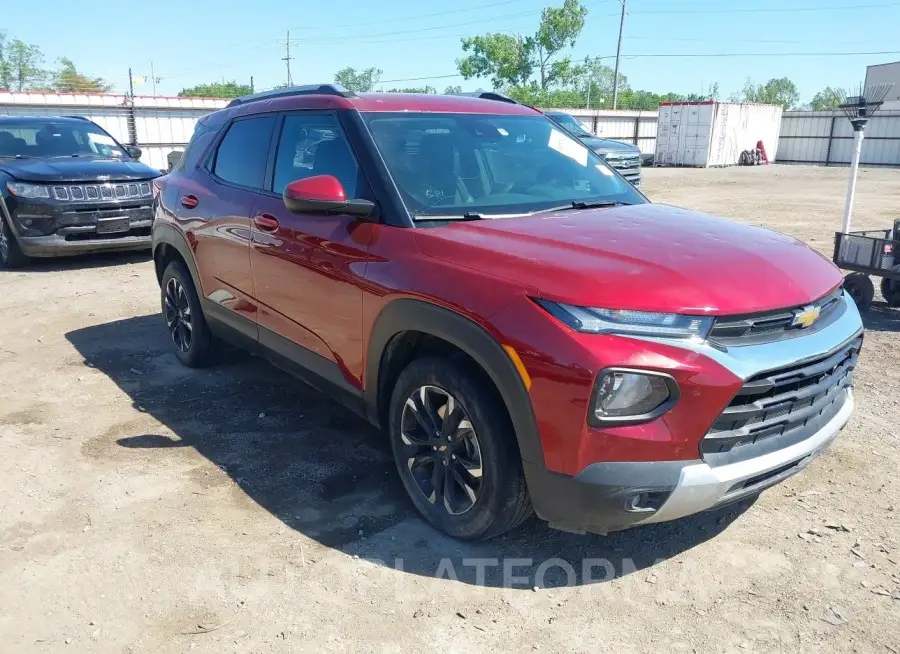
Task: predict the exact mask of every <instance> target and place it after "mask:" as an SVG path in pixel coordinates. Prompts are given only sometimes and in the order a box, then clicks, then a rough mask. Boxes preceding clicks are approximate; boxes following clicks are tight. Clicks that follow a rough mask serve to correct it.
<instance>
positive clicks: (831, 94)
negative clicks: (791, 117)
mask: <svg viewBox="0 0 900 654" xmlns="http://www.w3.org/2000/svg"><path fill="white" fill-rule="evenodd" d="M843 96H844V94H843V93H842V92H841V90H840V89H834V88H831V87H830V86H826V87H825V88H824V89H822V90H821V91H819V92H818V93H816V94H815V95H814V96H813V99H812V102H810V103H809V106H810V108H811V109H812V110H813V111H831V110H832V109H837V106H838V105H839V104H841V102H843Z"/></svg>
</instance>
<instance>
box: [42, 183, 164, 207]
mask: <svg viewBox="0 0 900 654" xmlns="http://www.w3.org/2000/svg"><path fill="white" fill-rule="evenodd" d="M150 195H151V192H150V182H132V183H125V184H120V183H117V182H113V183H111V184H66V185H64V186H54V187H53V197H54V198H55V199H57V200H61V201H63V202H67V201H75V202H84V201H86V200H97V199H98V198H102V199H104V200H112V199H113V198H116V199H119V200H121V199H127V198H149V197H150Z"/></svg>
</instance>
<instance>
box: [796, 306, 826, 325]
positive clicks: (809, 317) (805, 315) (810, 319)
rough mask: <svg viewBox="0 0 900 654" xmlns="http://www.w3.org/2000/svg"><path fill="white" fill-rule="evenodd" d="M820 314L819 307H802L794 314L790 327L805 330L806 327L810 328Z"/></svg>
mask: <svg viewBox="0 0 900 654" xmlns="http://www.w3.org/2000/svg"><path fill="white" fill-rule="evenodd" d="M821 312H822V309H821V308H819V307H815V306H808V307H803V308H802V309H800V310H799V311H797V312H796V313H795V314H794V320H793V321H792V322H791V327H799V328H800V329H806V328H807V327H810V326H812V324H813V323H814V322H816V321H817V320H818V319H819V314H820V313H821Z"/></svg>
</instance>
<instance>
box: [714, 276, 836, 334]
mask: <svg viewBox="0 0 900 654" xmlns="http://www.w3.org/2000/svg"><path fill="white" fill-rule="evenodd" d="M842 300H843V289H841V288H838V289H836V290H834V291H832V292H831V293H829V294H828V295H826V296H824V297H822V298H819V299H818V300H816V301H815V302H811V303H810V304H809V305H807V306H802V307H791V308H789V309H780V310H777V311H765V312H762V313H754V314H745V315H740V316H724V317H721V318H716V322H715V324H714V325H713V328H712V331H711V332H710V334H709V338H710V340H711V341H714V342H716V343H718V344H720V345H726V346H727V345H752V344H757V343H766V342H771V341H775V340H779V339H781V338H791V337H794V336H802V335H803V334H809V333H811V332H814V331H818V330H819V329H821V328H822V327H825V326H827V325H829V324H831V323H832V322H833V321H834V320H835V319H837V318H838V317H840V313H841V312H840V311H835V309H839V308H841V307H842V305H843V302H842ZM809 309H813V310H818V312H819V315H818V318H817V319H816V320H815V322H813V324H812V325H810V326H807V327H802V326H801V325H800V324H795V318H797V316H798V315H800V314H801V313H803V312H804V311H806V310H809Z"/></svg>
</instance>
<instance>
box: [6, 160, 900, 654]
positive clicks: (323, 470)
mask: <svg viewBox="0 0 900 654" xmlns="http://www.w3.org/2000/svg"><path fill="white" fill-rule="evenodd" d="M646 179H647V181H646V189H647V192H648V194H649V195H650V197H652V198H653V199H654V200H657V201H660V202H668V203H672V204H679V205H682V206H686V207H690V208H693V209H699V210H704V211H710V212H715V213H719V214H722V215H726V216H730V217H732V218H734V219H736V220H740V221H744V222H749V223H754V224H758V225H764V226H767V227H771V228H774V229H778V230H781V231H784V232H788V233H790V234H792V235H794V236H796V237H798V238H801V239H803V240H805V241H807V242H809V243H811V244H813V245H814V246H816V247H819V248H821V249H822V250H823V251H826V252H828V251H830V248H831V239H832V232H833V231H834V230H835V229H836V228H837V226H838V225H839V222H840V214H841V208H842V206H843V197H844V191H845V186H846V170H841V169H822V168H813V167H788V166H769V167H761V168H752V169H738V168H734V169H725V170H688V169H651V170H648V171H647V174H646ZM897 197H900V171H898V170H885V169H872V170H864V171H862V173H861V175H860V183H859V188H858V202H857V222H856V226H858V227H859V228H861V229H862V228H867V227H872V228H883V227H886V226H887V225H888V224H889V223H890V222H891V221H892V220H893V217H894V216H895V215H896V213H895V212H896V211H897V207H896V204H895V201H896V198H897ZM157 298H158V289H157V286H156V280H155V278H154V276H153V272H152V265H151V263H150V262H149V260H148V258H147V257H146V256H143V255H141V256H133V255H129V256H104V257H94V258H88V259H77V260H65V261H51V262H44V263H39V264H37V265H35V266H34V267H32V268H29V269H27V270H25V271H21V272H15V273H9V272H0V325H2V334H3V336H2V340H0V379H2V380H3V391H2V393H0V446H2V456H0V650H2V651H8V652H21V651H35V652H43V651H76V652H183V651H187V650H196V651H198V652H231V651H235V652H294V651H321V650H323V649H326V650H337V651H354V652H355V651H376V650H377V651H401V650H402V651H426V650H429V651H430V650H435V649H439V650H448V651H481V650H504V651H505V650H514V651H530V650H540V651H560V652H562V651H584V652H593V651H597V650H614V651H617V652H630V651H646V650H650V649H659V648H662V647H666V648H667V649H668V650H669V651H697V650H701V651H712V650H715V651H736V652H740V651H784V650H805V651H811V652H813V651H814V652H819V651H825V650H833V651H861V652H893V653H894V654H897V653H898V652H900V631H898V629H897V625H898V624H900V541H898V538H900V530H898V528H897V526H898V518H897V515H898V511H900V481H898V476H897V471H898V470H900V453H898V452H900V447H898V445H900V443H898V435H897V430H896V424H897V418H898V415H900V401H898V397H900V395H898V392H900V336H898V334H900V310H891V309H887V308H886V307H885V305H884V304H883V303H882V302H880V298H878V300H879V301H877V302H876V305H875V306H874V307H873V308H872V310H871V311H870V312H868V314H867V315H866V316H865V321H866V326H867V334H866V343H865V346H864V348H863V353H862V356H861V360H860V366H859V370H858V376H857V402H858V409H857V412H856V414H855V415H854V417H853V419H852V421H851V423H850V425H849V427H848V428H847V429H846V430H845V431H844V432H843V434H842V435H841V437H840V438H839V439H838V441H837V442H836V443H835V444H834V446H833V447H832V448H831V449H830V450H829V451H828V452H827V453H826V454H824V455H823V456H822V457H820V458H819V459H818V460H817V461H815V462H814V463H813V464H812V465H811V466H810V467H809V468H808V469H807V470H806V471H805V472H804V473H803V474H801V475H798V476H795V477H793V478H791V479H790V480H788V481H787V482H786V483H784V484H782V485H780V486H777V487H775V488H773V489H771V490H769V491H767V492H766V493H764V494H763V495H762V496H761V497H760V498H759V499H758V500H757V501H756V502H755V503H752V504H743V505H739V506H736V507H731V508H729V509H728V510H726V511H720V512H717V513H710V514H704V515H701V516H695V517H692V518H688V519H685V520H682V521H678V522H675V523H668V524H662V525H656V526H648V527H643V528H638V529H634V530H631V531H627V532H622V533H618V534H614V535H611V536H609V537H602V536H576V535H572V534H565V533H561V532H556V531H552V530H549V529H548V528H547V527H546V526H545V525H544V524H543V523H540V522H537V521H533V522H530V523H528V524H526V525H525V526H523V527H522V528H520V529H518V530H517V531H515V532H513V533H510V534H508V535H506V536H505V537H502V538H499V539H496V540H493V541H490V542H488V543H481V544H461V543H458V542H454V541H451V540H448V539H446V538H443V537H441V536H439V535H438V534H436V533H435V532H434V531H432V530H431V529H430V528H428V527H427V526H425V525H424V524H423V523H422V522H421V521H420V520H419V519H418V518H417V517H416V516H415V515H414V514H413V512H412V510H411V508H410V505H409V504H408V502H407V501H406V499H405V497H404V496H403V493H402V488H401V487H400V484H399V481H398V480H397V479H396V476H395V473H394V471H393V469H392V462H391V459H390V454H389V451H388V448H387V447H386V445H385V442H384V440H383V438H382V437H381V435H380V434H379V433H377V432H376V431H375V430H373V429H372V428H370V427H369V426H367V425H366V424H364V423H362V422H361V421H359V420H357V419H356V418H354V417H353V416H352V415H349V414H348V413H346V412H345V411H344V410H343V409H341V408H340V407H339V406H337V405H335V404H332V403H331V402H330V401H327V400H326V399H325V398H323V397H322V396H321V395H319V394H317V393H316V392H315V391H313V390H310V389H308V388H307V387H305V386H303V385H302V384H300V383H297V382H295V381H293V380H291V379H289V378H287V377H286V376H284V375H282V374H281V373H280V372H277V371H275V370H274V369H272V368H271V367H269V366H268V365H266V364H264V363H261V362H259V361H256V360H254V359H251V358H249V357H246V356H242V355H239V354H235V355H233V356H231V357H229V358H228V360H227V361H226V362H224V363H223V364H222V365H220V366H218V367H215V368H212V369H208V370H203V371H191V370H187V369H185V368H182V367H180V366H179V365H178V364H177V362H176V361H175V359H174V357H173V356H172V355H171V354H170V353H169V348H168V345H167V342H166V336H165V334H164V329H163V326H162V323H161V322H160V318H159V317H158V299H157ZM570 575H572V577H571V578H570V577H569V576H570ZM512 577H515V578H516V579H512V581H514V587H513V588H504V585H505V583H509V582H510V580H511V578H512ZM569 582H572V583H571V584H570V583H569ZM535 587H537V588H535Z"/></svg>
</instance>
